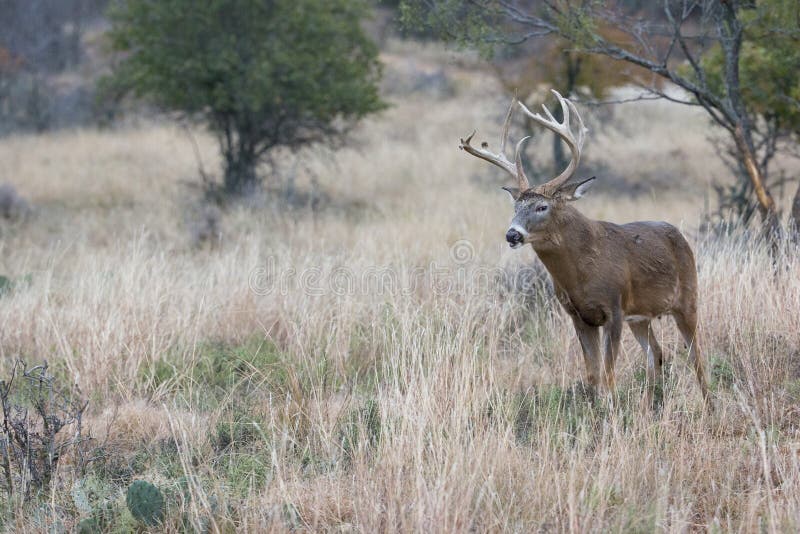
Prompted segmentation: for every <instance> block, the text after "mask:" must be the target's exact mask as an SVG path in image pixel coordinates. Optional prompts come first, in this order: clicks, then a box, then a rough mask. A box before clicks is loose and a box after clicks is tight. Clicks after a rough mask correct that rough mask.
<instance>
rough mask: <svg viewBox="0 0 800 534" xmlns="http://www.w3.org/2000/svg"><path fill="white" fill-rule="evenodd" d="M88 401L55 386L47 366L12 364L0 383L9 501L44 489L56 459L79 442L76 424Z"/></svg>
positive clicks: (0, 435) (0, 434) (0, 442)
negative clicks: (7, 374) (14, 496)
mask: <svg viewBox="0 0 800 534" xmlns="http://www.w3.org/2000/svg"><path fill="white" fill-rule="evenodd" d="M87 405H88V401H84V400H83V399H82V398H81V395H80V391H79V390H77V388H61V387H59V385H57V384H56V380H55V377H53V376H52V375H50V374H49V373H48V367H47V363H45V364H43V365H37V366H35V367H32V368H30V369H28V368H27V366H26V364H25V362H23V361H21V360H20V361H17V362H16V363H15V364H14V366H13V367H12V369H11V377H10V378H9V379H8V380H2V381H0V406H1V407H2V412H3V423H2V427H0V462H2V472H3V477H2V483H3V485H4V486H5V487H4V489H5V490H6V493H7V494H8V496H9V497H12V496H13V495H14V494H15V493H16V494H18V495H21V496H22V497H23V499H27V498H28V497H30V496H31V494H32V493H33V492H34V491H37V490H41V489H43V488H46V487H48V486H49V485H50V483H51V481H52V480H53V476H54V475H55V473H56V469H57V467H58V463H59V460H60V459H61V458H62V457H63V455H64V454H65V453H66V452H67V450H68V449H70V448H72V447H74V446H76V445H79V444H81V443H83V442H85V441H86V440H87V439H89V438H85V437H83V436H82V429H81V420H82V418H83V413H84V411H85V410H86V406H87Z"/></svg>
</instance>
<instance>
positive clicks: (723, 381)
mask: <svg viewBox="0 0 800 534" xmlns="http://www.w3.org/2000/svg"><path fill="white" fill-rule="evenodd" d="M710 364H711V365H710V367H711V372H710V374H711V390H712V391H719V390H721V389H730V388H732V387H733V385H734V383H735V382H736V371H735V370H734V368H733V365H731V362H730V360H728V359H727V358H724V357H722V356H716V355H714V356H712V357H711V358H710Z"/></svg>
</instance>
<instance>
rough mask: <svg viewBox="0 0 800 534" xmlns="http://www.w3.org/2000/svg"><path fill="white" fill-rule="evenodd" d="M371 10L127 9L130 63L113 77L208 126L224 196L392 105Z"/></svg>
mask: <svg viewBox="0 0 800 534" xmlns="http://www.w3.org/2000/svg"><path fill="white" fill-rule="evenodd" d="M367 10H368V5H367V3H366V2H365V1H359V0H356V1H353V0H209V1H207V2H195V1H194V0H127V1H124V2H122V3H121V4H119V5H118V6H117V7H116V8H115V9H113V10H112V12H111V18H112V22H113V28H112V30H111V37H112V43H113V46H114V48H115V49H116V50H117V51H119V52H122V53H124V56H123V59H122V60H121V62H120V63H119V65H118V66H117V67H116V68H115V71H114V72H113V74H112V75H111V77H110V78H108V79H107V80H106V88H107V90H111V91H127V90H132V91H133V92H134V93H135V94H136V95H138V96H140V97H144V98H147V99H149V100H150V101H152V102H154V103H155V104H156V105H158V106H160V107H161V108H163V109H164V110H168V111H175V112H178V113H180V114H182V115H184V116H189V117H197V118H200V119H202V120H203V121H204V122H205V123H206V124H207V125H208V128H209V129H210V130H211V131H212V132H213V133H214V134H215V135H216V136H217V138H218V141H219V144H220V148H221V151H222V155H223V158H224V183H223V188H224V192H226V193H229V194H245V193H248V192H250V191H252V190H253V189H254V188H256V187H257V186H258V184H259V183H260V182H259V179H258V174H257V172H256V168H257V166H258V164H259V163H261V162H264V161H267V162H268V161H269V157H270V155H272V154H273V153H274V149H275V148H277V147H287V148H289V149H297V148H300V147H302V146H305V145H307V144H309V143H315V142H327V143H333V142H337V141H341V140H342V139H343V137H344V134H345V133H346V132H347V131H348V129H349V128H351V127H352V126H353V125H354V124H355V123H356V122H357V120H358V119H361V118H362V117H364V116H365V115H367V114H368V113H371V112H375V111H378V110H380V109H382V108H383V107H384V104H383V102H382V101H381V99H380V97H379V94H378V87H377V82H378V80H379V77H380V63H379V62H378V57H377V55H378V51H377V47H376V46H375V44H374V43H372V42H371V41H370V40H369V39H368V38H367V36H366V35H365V33H364V32H363V31H362V29H361V26H360V22H361V20H362V19H363V18H364V17H365V16H366V15H367V13H368V11H367Z"/></svg>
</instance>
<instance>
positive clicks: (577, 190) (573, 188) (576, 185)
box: [554, 176, 596, 200]
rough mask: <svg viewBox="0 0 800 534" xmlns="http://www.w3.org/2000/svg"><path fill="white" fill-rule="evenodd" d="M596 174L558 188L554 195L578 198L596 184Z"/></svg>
mask: <svg viewBox="0 0 800 534" xmlns="http://www.w3.org/2000/svg"><path fill="white" fill-rule="evenodd" d="M595 178H596V177H595V176H592V177H591V178H587V179H585V180H575V181H574V182H570V183H567V184H564V185H562V186H561V187H559V188H558V191H556V193H555V195H554V196H557V197H560V198H563V199H564V200H578V199H579V198H581V197H582V196H583V195H585V194H586V192H587V191H588V190H589V188H591V187H592V186H593V185H594V181H595Z"/></svg>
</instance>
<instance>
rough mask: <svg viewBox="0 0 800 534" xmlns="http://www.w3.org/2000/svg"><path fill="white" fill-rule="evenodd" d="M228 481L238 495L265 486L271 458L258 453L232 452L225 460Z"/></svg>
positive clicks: (246, 493)
mask: <svg viewBox="0 0 800 534" xmlns="http://www.w3.org/2000/svg"><path fill="white" fill-rule="evenodd" d="M224 469H225V474H226V478H227V480H228V483H229V484H230V486H231V489H233V490H234V491H235V492H236V494H237V495H248V494H249V493H250V492H251V491H253V489H258V488H263V487H264V484H265V483H266V481H267V478H268V476H269V474H270V463H269V459H268V458H267V457H266V456H265V455H264V454H263V452H262V453H261V454H258V453H230V454H228V455H226V457H225V460H224Z"/></svg>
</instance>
